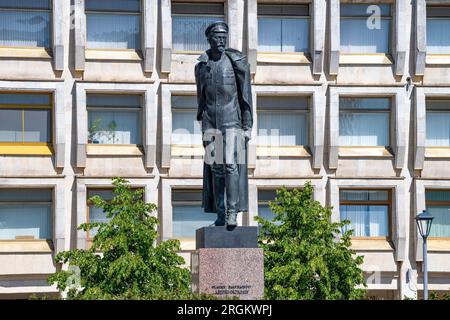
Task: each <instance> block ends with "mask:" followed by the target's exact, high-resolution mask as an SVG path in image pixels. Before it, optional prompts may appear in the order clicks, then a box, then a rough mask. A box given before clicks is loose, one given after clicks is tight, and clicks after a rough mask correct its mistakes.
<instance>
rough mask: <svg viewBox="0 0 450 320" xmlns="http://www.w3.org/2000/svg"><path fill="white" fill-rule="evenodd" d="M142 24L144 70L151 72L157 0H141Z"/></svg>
mask: <svg viewBox="0 0 450 320" xmlns="http://www.w3.org/2000/svg"><path fill="white" fill-rule="evenodd" d="M143 4H144V5H143V14H142V16H143V19H142V21H143V25H144V28H143V29H144V48H143V53H144V71H145V72H153V68H154V64H155V48H156V35H157V29H158V27H157V21H158V0H144V2H143Z"/></svg>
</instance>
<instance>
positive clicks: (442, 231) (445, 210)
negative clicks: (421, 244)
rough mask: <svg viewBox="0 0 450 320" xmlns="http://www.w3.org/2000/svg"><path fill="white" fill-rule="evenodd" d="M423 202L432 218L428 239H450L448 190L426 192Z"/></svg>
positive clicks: (449, 192)
mask: <svg viewBox="0 0 450 320" xmlns="http://www.w3.org/2000/svg"><path fill="white" fill-rule="evenodd" d="M425 201H426V207H427V211H428V213H430V214H431V215H432V216H433V217H434V219H433V224H432V225H431V230H430V237H432V238H450V190H426V191H425Z"/></svg>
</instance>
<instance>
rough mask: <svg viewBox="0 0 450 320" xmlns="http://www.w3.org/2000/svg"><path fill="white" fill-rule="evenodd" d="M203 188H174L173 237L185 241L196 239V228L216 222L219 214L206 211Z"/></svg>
mask: <svg viewBox="0 0 450 320" xmlns="http://www.w3.org/2000/svg"><path fill="white" fill-rule="evenodd" d="M201 206H202V190H200V189H190V190H180V189H174V190H172V238H175V239H178V240H181V241H185V240H193V239H195V230H197V229H199V228H201V227H206V226H209V225H211V224H213V223H214V221H215V219H216V217H217V215H216V214H212V213H205V212H204V211H203V208H202V207H201Z"/></svg>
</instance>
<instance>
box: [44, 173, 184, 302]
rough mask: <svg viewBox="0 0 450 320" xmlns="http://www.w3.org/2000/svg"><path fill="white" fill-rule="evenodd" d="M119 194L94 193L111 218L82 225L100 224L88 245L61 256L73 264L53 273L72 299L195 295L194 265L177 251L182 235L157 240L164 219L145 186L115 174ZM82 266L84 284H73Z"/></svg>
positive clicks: (54, 280) (59, 257) (60, 259)
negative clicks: (106, 196)
mask: <svg viewBox="0 0 450 320" xmlns="http://www.w3.org/2000/svg"><path fill="white" fill-rule="evenodd" d="M113 186H114V190H113V193H114V198H113V199H112V200H111V201H104V200H103V199H101V198H100V197H98V196H94V197H92V198H91V199H90V201H92V202H93V204H94V205H95V206H96V207H99V208H102V209H103V211H104V212H105V213H106V215H107V217H108V218H109V219H110V220H109V222H105V223H86V224H82V225H81V226H80V227H79V229H82V230H85V231H88V230H90V229H92V228H98V231H97V234H96V235H95V236H94V237H93V241H92V247H91V248H89V249H88V250H81V249H76V250H70V251H65V252H61V253H59V254H58V255H57V256H56V258H55V260H56V262H59V263H64V264H68V267H69V268H68V269H69V270H62V271H59V272H56V273H55V274H53V275H52V276H50V278H49V282H50V283H52V284H53V283H56V284H57V287H58V289H59V290H61V291H67V292H68V295H67V296H68V298H69V299H177V298H187V297H189V295H190V289H189V286H190V271H189V270H188V269H186V268H183V267H182V265H183V264H184V259H183V258H182V257H180V256H179V255H178V254H177V251H179V250H180V243H179V241H178V240H167V241H163V242H161V243H159V244H157V243H156V240H157V236H158V234H157V228H156V227H157V224H158V219H157V218H155V217H154V216H152V215H151V213H152V212H154V211H155V210H156V206H155V205H154V204H151V203H145V202H144V200H143V192H144V191H143V190H142V189H138V190H132V189H131V186H130V184H129V183H128V181H126V180H124V179H121V178H115V179H113ZM74 267H76V268H79V269H78V270H79V279H80V287H81V289H75V288H70V287H69V286H68V285H69V284H70V282H71V279H73V278H74V277H75V276H76V275H75V272H74V271H73V270H72V269H73V268H74Z"/></svg>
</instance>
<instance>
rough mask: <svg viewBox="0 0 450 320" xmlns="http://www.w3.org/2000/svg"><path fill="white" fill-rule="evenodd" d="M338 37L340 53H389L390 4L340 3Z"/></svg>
mask: <svg viewBox="0 0 450 320" xmlns="http://www.w3.org/2000/svg"><path fill="white" fill-rule="evenodd" d="M340 15H341V25H340V27H341V28H340V30H341V32H340V39H341V52H342V53H361V54H365V53H369V54H370V53H389V52H390V39H391V32H392V31H391V24H392V15H391V5H389V4H380V3H371V4H348V3H341V5H340Z"/></svg>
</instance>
